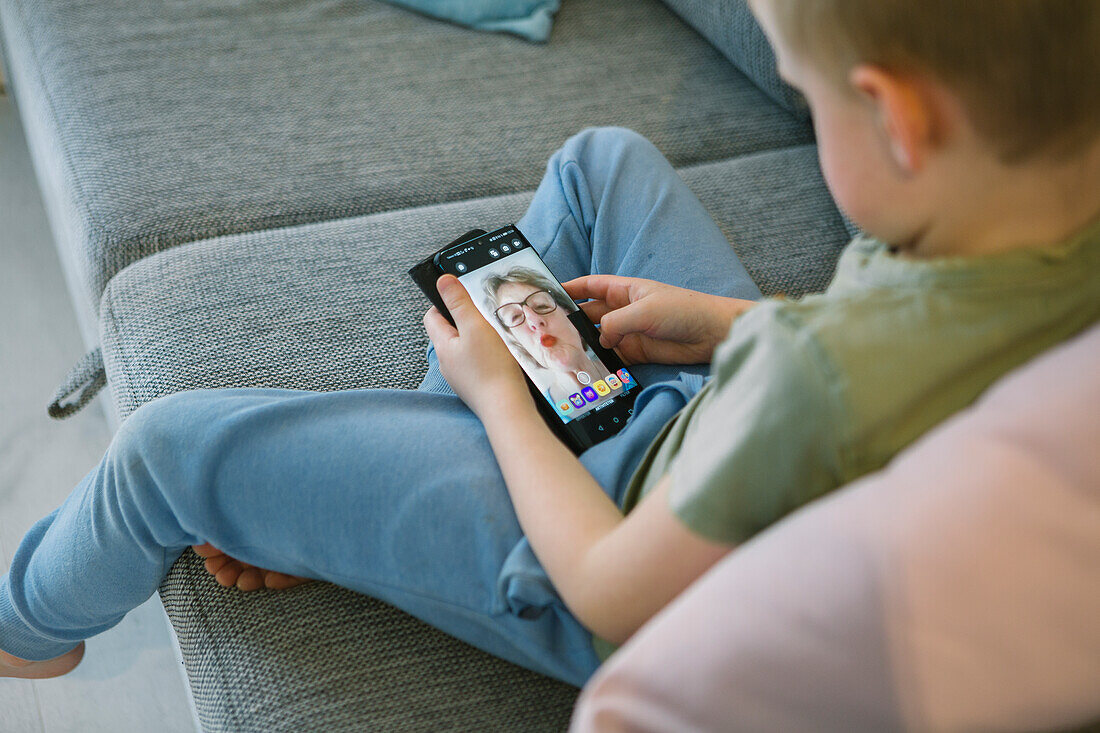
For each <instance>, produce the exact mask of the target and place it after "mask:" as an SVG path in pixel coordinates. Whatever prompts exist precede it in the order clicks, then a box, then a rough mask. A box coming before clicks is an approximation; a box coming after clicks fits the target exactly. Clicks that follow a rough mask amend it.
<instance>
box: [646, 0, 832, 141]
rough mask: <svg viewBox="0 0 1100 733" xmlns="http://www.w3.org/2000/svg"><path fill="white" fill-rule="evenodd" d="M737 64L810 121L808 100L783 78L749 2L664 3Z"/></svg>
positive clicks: (688, 0) (681, 0)
mask: <svg viewBox="0 0 1100 733" xmlns="http://www.w3.org/2000/svg"><path fill="white" fill-rule="evenodd" d="M664 1H665V5H668V6H669V7H670V8H671V9H672V10H674V11H675V12H676V13H677V14H678V15H679V16H680V17H681V18H683V19H684V20H685V21H687V23H688V24H690V25H691V27H692V28H694V29H695V30H697V31H699V32H700V33H702V34H703V36H704V37H705V38H706V39H707V40H709V41H710V42H711V43H713V44H714V45H715V47H717V48H718V49H719V50H720V51H721V52H722V53H724V54H725V55H726V58H728V59H729V60H730V61H731V62H733V65H734V66H736V67H737V68H738V69H740V70H741V71H742V72H743V73H744V74H745V75H746V76H748V77H749V78H750V79H752V80H753V81H754V82H756V84H757V85H758V86H759V87H760V88H761V89H763V90H764V91H765V92H767V93H768V96H770V97H771V98H772V99H774V100H775V101H776V102H778V103H779V104H781V105H782V106H783V107H784V108H786V109H787V110H788V111H790V112H791V113H793V114H795V115H798V116H799V117H801V118H802V119H805V120H809V117H810V108H809V107H807V106H806V100H805V99H803V98H802V95H801V94H799V93H798V92H797V91H795V90H794V89H793V88H792V87H791V86H790V85H789V84H786V83H785V82H784V81H783V80H782V79H780V78H779V73H778V72H777V71H776V68H775V55H774V54H773V53H772V49H771V46H770V45H768V39H767V36H765V35H764V31H763V30H761V28H760V26H759V24H758V23H757V22H756V19H755V18H753V15H752V11H751V10H749V4H748V2H747V1H746V0H664Z"/></svg>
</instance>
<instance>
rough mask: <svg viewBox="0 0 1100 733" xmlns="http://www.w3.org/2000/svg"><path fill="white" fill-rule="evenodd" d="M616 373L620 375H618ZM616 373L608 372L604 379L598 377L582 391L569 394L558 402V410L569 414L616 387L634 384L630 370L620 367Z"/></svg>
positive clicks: (609, 392)
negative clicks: (565, 398) (567, 397)
mask: <svg viewBox="0 0 1100 733" xmlns="http://www.w3.org/2000/svg"><path fill="white" fill-rule="evenodd" d="M616 374H617V375H618V376H616ZM616 374H608V375H607V377H605V378H604V379H597V380H596V381H595V382H593V383H592V384H590V385H588V386H587V387H585V388H583V389H582V390H581V391H580V392H574V393H573V394H571V395H569V399H567V400H562V401H561V402H559V403H558V412H560V413H561V414H563V415H567V414H569V413H570V412H572V411H573V409H574V408H576V409H580V408H582V407H584V406H585V405H587V404H588V403H590V402H595V401H596V400H598V399H599V398H600V397H603V396H604V395H608V394H611V392H612V391H614V390H616V389H621V388H624V387H629V386H631V385H632V384H634V380H633V378H632V377H631V376H630V372H628V371H627V370H625V369H620V370H619V371H618V372H616Z"/></svg>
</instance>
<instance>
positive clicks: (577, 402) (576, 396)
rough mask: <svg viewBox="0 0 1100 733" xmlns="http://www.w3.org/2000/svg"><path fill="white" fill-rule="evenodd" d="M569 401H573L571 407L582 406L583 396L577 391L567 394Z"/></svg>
mask: <svg viewBox="0 0 1100 733" xmlns="http://www.w3.org/2000/svg"><path fill="white" fill-rule="evenodd" d="M569 401H570V402H572V403H573V407H584V398H583V397H581V395H580V393H579V392H574V393H573V394H571V395H569Z"/></svg>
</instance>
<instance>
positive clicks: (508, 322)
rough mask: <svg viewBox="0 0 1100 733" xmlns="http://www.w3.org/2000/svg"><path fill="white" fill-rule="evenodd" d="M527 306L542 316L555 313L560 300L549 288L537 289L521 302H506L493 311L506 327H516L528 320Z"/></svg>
mask: <svg viewBox="0 0 1100 733" xmlns="http://www.w3.org/2000/svg"><path fill="white" fill-rule="evenodd" d="M524 306H527V307H528V308H530V309H531V310H533V311H534V312H535V313H538V314H539V315H540V316H545V315H546V314H547V313H553V312H554V311H555V310H557V308H558V302H557V301H556V300H554V296H553V295H551V294H550V291H549V290H536V291H535V292H533V293H531V294H530V295H528V296H527V297H526V298H524V299H523V300H522V301H521V302H519V303H505V304H504V305H502V306H500V307H499V308H497V309H496V310H495V311H493V314H494V315H495V316H496V317H497V320H498V321H499V322H500V325H502V326H504V327H505V328H515V327H516V326H518V325H519V324H521V323H523V322H524V321H525V320H527V313H525V312H524V310H523V307H524Z"/></svg>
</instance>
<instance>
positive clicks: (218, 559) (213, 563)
mask: <svg viewBox="0 0 1100 733" xmlns="http://www.w3.org/2000/svg"><path fill="white" fill-rule="evenodd" d="M230 562H233V558H231V557H230V556H229V555H215V556H214V557H208V558H206V562H204V563H203V567H205V568H206V572H208V573H210V574H211V575H217V574H218V571H220V570H221V569H222V568H224V567H225V565H226V563H230Z"/></svg>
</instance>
